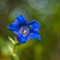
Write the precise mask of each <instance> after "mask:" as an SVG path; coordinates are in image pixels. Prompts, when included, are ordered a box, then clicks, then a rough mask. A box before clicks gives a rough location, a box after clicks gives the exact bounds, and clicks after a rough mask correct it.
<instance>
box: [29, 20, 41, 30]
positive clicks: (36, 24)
mask: <svg viewBox="0 0 60 60" xmlns="http://www.w3.org/2000/svg"><path fill="white" fill-rule="evenodd" d="M30 26H31V28H32V29H35V28H40V24H39V23H38V22H36V21H35V22H34V23H32V24H31V25H30Z"/></svg>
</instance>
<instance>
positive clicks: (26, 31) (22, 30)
mask: <svg viewBox="0 0 60 60" xmlns="http://www.w3.org/2000/svg"><path fill="white" fill-rule="evenodd" d="M19 33H20V34H22V35H23V36H24V37H26V36H28V34H29V28H28V27H27V26H23V27H21V28H20V29H19Z"/></svg>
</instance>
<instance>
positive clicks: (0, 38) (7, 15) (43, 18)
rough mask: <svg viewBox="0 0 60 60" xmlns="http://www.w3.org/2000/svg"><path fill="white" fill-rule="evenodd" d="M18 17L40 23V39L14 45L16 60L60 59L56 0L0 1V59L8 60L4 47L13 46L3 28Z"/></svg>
mask: <svg viewBox="0 0 60 60" xmlns="http://www.w3.org/2000/svg"><path fill="white" fill-rule="evenodd" d="M20 14H22V15H23V16H24V17H25V18H26V19H27V21H28V22H29V21H32V20H33V19H35V20H36V21H38V22H39V23H40V24H41V28H40V33H39V34H40V35H41V36H42V39H41V40H40V41H39V40H36V39H35V40H29V41H27V42H26V43H25V44H22V45H21V46H17V47H16V50H15V53H16V54H17V55H18V57H19V60H60V32H59V30H60V28H59V26H60V0H0V60H11V57H10V55H11V53H10V51H9V49H8V45H10V46H11V47H12V48H13V44H12V43H11V41H10V40H9V39H8V36H10V37H11V38H13V39H14V36H15V35H14V34H13V32H11V31H9V30H8V29H7V25H8V24H10V23H12V22H13V21H14V19H15V18H16V16H18V15H20Z"/></svg>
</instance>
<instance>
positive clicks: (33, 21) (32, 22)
mask: <svg viewBox="0 0 60 60" xmlns="http://www.w3.org/2000/svg"><path fill="white" fill-rule="evenodd" d="M35 22H36V21H35V20H32V21H31V22H29V23H28V25H31V24H34V23H35Z"/></svg>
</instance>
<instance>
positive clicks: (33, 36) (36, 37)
mask: <svg viewBox="0 0 60 60" xmlns="http://www.w3.org/2000/svg"><path fill="white" fill-rule="evenodd" d="M30 35H31V37H32V38H33V39H39V40H41V36H40V35H38V34H35V33H31V34H30Z"/></svg>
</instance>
